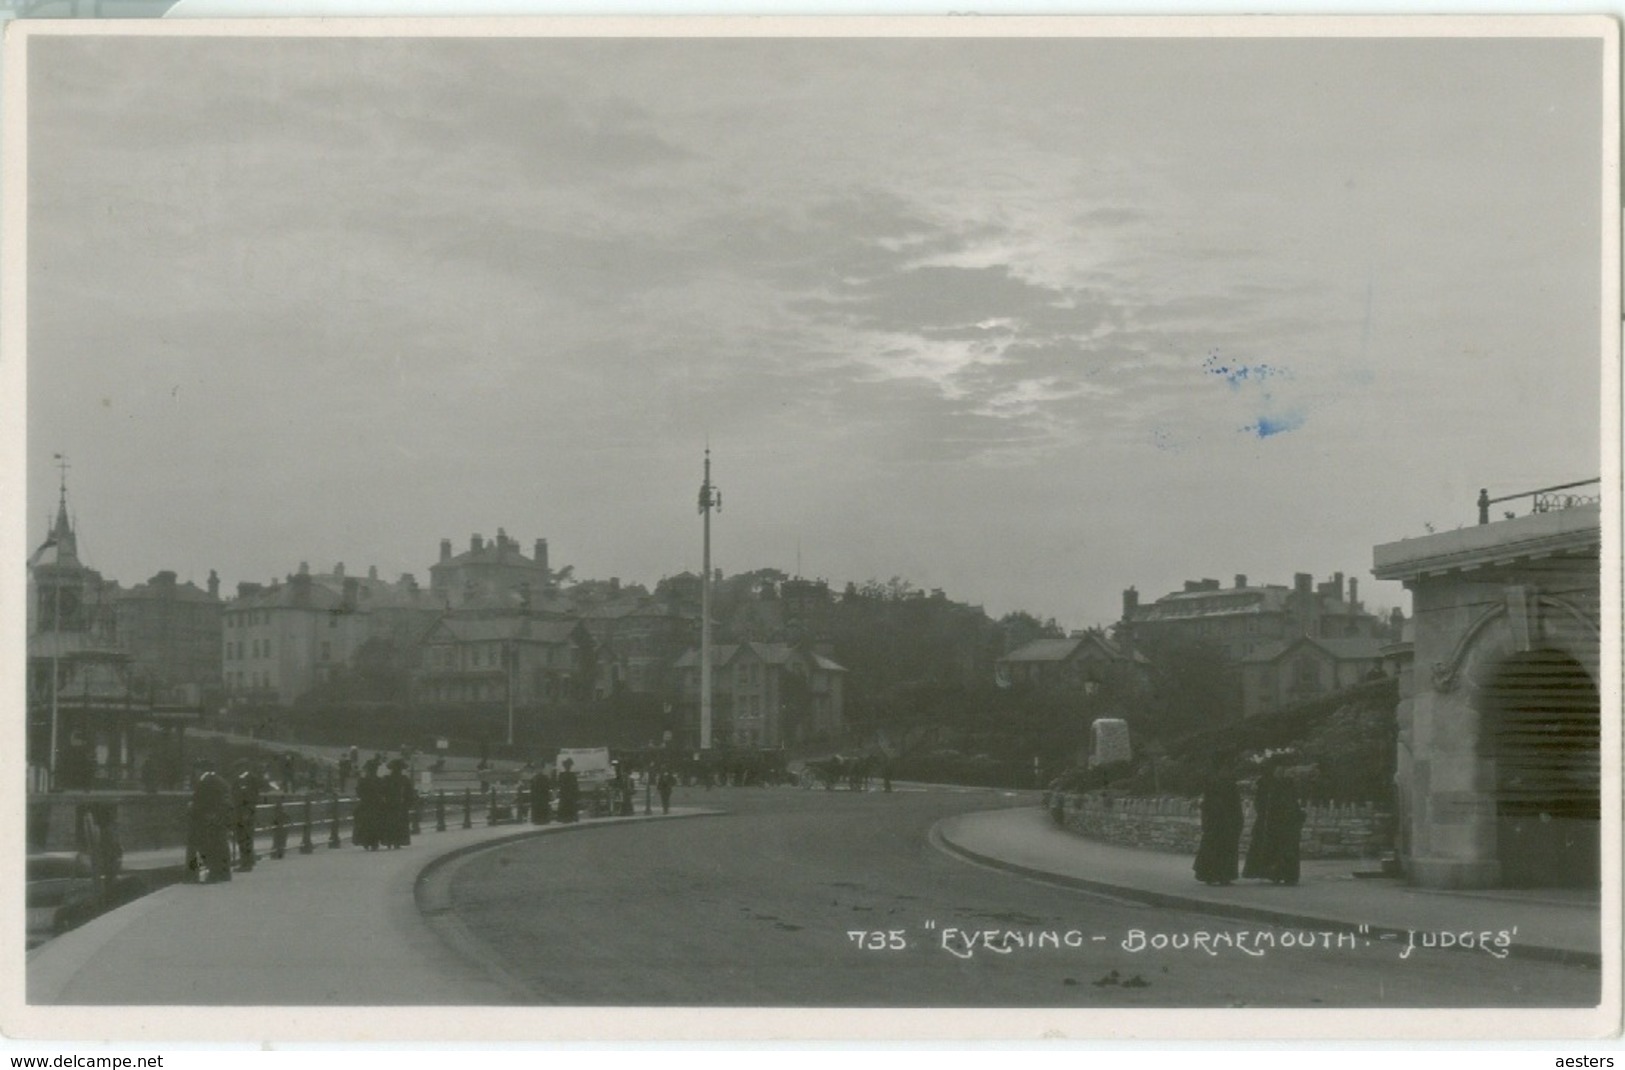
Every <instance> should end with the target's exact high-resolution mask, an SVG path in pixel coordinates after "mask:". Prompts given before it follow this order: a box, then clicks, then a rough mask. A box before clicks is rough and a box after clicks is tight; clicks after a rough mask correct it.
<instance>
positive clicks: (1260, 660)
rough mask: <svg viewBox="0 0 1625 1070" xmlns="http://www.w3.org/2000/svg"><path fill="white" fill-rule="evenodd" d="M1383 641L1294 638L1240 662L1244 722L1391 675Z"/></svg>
mask: <svg viewBox="0 0 1625 1070" xmlns="http://www.w3.org/2000/svg"><path fill="white" fill-rule="evenodd" d="M1388 645H1389V644H1388V643H1387V641H1386V640H1383V639H1360V638H1356V639H1318V638H1315V637H1313V636H1307V635H1304V636H1299V637H1298V638H1296V639H1293V640H1290V641H1287V642H1277V643H1268V644H1265V645H1264V646H1262V647H1260V648H1259V649H1257V650H1255V651H1254V652H1253V653H1251V654H1249V655H1248V656H1246V657H1245V658H1242V659H1241V712H1242V716H1243V717H1254V716H1258V715H1259V714H1267V713H1274V712H1275V711H1277V710H1280V709H1282V708H1284V707H1286V706H1290V705H1293V704H1294V703H1298V702H1304V701H1307V700H1309V699H1313V698H1317V697H1319V696H1321V695H1326V694H1330V693H1331V692H1333V691H1341V690H1343V689H1344V688H1346V687H1353V686H1355V685H1356V684H1360V683H1364V682H1366V681H1368V680H1371V679H1374V678H1376V677H1380V676H1383V675H1385V674H1386V673H1388V672H1389V671H1391V668H1390V666H1391V659H1388V658H1386V657H1385V654H1384V652H1385V650H1386V649H1387V647H1388Z"/></svg>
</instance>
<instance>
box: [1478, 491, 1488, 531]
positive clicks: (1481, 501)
mask: <svg viewBox="0 0 1625 1070" xmlns="http://www.w3.org/2000/svg"><path fill="white" fill-rule="evenodd" d="M1478 522H1479V523H1480V524H1488V523H1489V522H1490V491H1489V488H1488V487H1480V488H1479V491H1478Z"/></svg>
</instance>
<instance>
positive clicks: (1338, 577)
mask: <svg viewBox="0 0 1625 1070" xmlns="http://www.w3.org/2000/svg"><path fill="white" fill-rule="evenodd" d="M1332 584H1333V585H1334V586H1335V587H1336V588H1337V600H1338V601H1339V602H1341V601H1343V574H1342V573H1341V572H1334V573H1332Z"/></svg>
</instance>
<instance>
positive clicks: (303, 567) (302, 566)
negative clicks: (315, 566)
mask: <svg viewBox="0 0 1625 1070" xmlns="http://www.w3.org/2000/svg"><path fill="white" fill-rule="evenodd" d="M299 575H301V576H305V577H307V578H308V577H309V576H310V562H309V561H301V562H299Z"/></svg>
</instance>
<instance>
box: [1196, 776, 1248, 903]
mask: <svg viewBox="0 0 1625 1070" xmlns="http://www.w3.org/2000/svg"><path fill="white" fill-rule="evenodd" d="M1242 824H1243V817H1242V811H1241V789H1240V788H1238V787H1236V779H1235V777H1234V776H1233V775H1232V773H1231V771H1230V769H1229V768H1228V765H1227V764H1217V765H1215V766H1214V767H1213V768H1212V769H1211V770H1210V771H1209V775H1208V780H1207V784H1206V786H1205V787H1204V788H1203V789H1202V840H1201V842H1200V843H1199V844H1198V845H1197V848H1196V865H1195V867H1194V868H1195V869H1196V879H1197V880H1199V881H1201V882H1202V883H1203V884H1230V883H1232V882H1233V881H1234V880H1235V879H1236V857H1237V855H1238V854H1239V853H1240V851H1241V827H1242Z"/></svg>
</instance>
